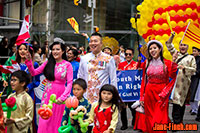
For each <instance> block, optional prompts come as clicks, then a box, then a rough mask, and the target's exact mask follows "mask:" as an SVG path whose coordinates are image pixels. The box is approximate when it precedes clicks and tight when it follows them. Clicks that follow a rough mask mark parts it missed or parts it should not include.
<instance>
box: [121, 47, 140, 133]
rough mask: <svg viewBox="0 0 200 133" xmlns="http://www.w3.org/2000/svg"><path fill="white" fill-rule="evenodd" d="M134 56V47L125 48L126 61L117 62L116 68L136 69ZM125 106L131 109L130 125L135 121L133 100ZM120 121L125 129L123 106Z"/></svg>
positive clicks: (126, 122)
mask: <svg viewBox="0 0 200 133" xmlns="http://www.w3.org/2000/svg"><path fill="white" fill-rule="evenodd" d="M133 56H134V49H132V48H127V49H126V50H125V59H126V61H124V62H121V63H119V65H118V70H136V69H137V62H135V61H134V60H133ZM125 104H126V106H128V108H129V109H130V110H131V114H132V125H134V123H135V113H136V112H135V110H134V109H132V108H131V105H132V104H133V102H125ZM121 121H122V127H121V130H126V129H127V128H128V120H127V112H126V108H123V109H122V111H121Z"/></svg>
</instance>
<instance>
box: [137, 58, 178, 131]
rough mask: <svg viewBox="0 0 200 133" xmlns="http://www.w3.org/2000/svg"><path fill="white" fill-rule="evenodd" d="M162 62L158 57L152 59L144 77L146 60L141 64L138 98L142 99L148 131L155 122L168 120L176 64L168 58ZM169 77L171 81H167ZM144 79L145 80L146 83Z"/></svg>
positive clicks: (160, 122)
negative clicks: (141, 74)
mask: <svg viewBox="0 0 200 133" xmlns="http://www.w3.org/2000/svg"><path fill="white" fill-rule="evenodd" d="M164 63H165V64H164V65H163V62H162V61H161V60H160V58H158V59H157V60H154V59H153V60H152V61H151V62H150V64H149V66H148V68H147V72H146V74H147V75H146V76H147V78H146V77H145V69H146V61H145V62H144V66H143V78H142V84H141V94H140V100H141V101H143V100H144V109H145V119H146V130H147V132H148V133H152V132H154V131H153V130H152V128H153V126H154V124H155V123H159V124H167V123H168V122H169V118H168V99H169V95H170V93H171V89H172V87H173V83H174V82H175V77H176V70H177V69H176V68H177V65H176V63H173V62H171V61H169V60H164ZM169 77H171V78H172V79H173V80H172V81H173V82H170V83H169ZM145 80H147V81H146V85H145ZM161 97H163V98H161ZM160 100H162V101H161V102H160ZM166 132H167V131H166Z"/></svg>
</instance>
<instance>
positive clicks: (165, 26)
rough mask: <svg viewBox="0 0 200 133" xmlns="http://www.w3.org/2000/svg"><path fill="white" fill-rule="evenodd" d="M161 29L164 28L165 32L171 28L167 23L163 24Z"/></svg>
mask: <svg viewBox="0 0 200 133" xmlns="http://www.w3.org/2000/svg"><path fill="white" fill-rule="evenodd" d="M161 27H162V29H164V30H167V29H168V28H169V26H168V24H167V23H164V24H162V26H161Z"/></svg>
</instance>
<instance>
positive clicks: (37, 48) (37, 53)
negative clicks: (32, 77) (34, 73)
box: [33, 45, 44, 65]
mask: <svg viewBox="0 0 200 133" xmlns="http://www.w3.org/2000/svg"><path fill="white" fill-rule="evenodd" d="M33 49H34V53H35V54H34V62H37V63H38V64H39V65H41V64H42V63H44V61H43V60H42V59H41V57H40V54H41V52H42V49H41V47H40V46H39V45H34V46H33Z"/></svg>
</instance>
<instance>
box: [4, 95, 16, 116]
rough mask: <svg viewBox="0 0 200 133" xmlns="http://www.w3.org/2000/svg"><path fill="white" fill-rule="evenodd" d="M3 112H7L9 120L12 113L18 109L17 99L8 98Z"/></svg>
mask: <svg viewBox="0 0 200 133" xmlns="http://www.w3.org/2000/svg"><path fill="white" fill-rule="evenodd" d="M2 107H3V111H6V112H7V118H8V119H9V118H10V116H11V112H12V111H15V110H16V109H17V105H16V99H15V98H14V97H11V98H7V99H6V100H5V103H2Z"/></svg>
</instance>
